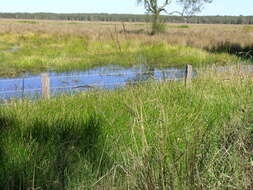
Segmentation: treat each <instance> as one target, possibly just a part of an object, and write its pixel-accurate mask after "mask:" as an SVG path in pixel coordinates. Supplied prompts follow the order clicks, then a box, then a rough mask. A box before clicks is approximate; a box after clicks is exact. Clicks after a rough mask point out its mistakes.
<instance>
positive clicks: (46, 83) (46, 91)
mask: <svg viewBox="0 0 253 190" xmlns="http://www.w3.org/2000/svg"><path fill="white" fill-rule="evenodd" d="M41 88H42V98H44V99H49V98H50V80H49V75H48V73H42V74H41Z"/></svg>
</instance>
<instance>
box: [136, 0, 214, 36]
mask: <svg viewBox="0 0 253 190" xmlns="http://www.w3.org/2000/svg"><path fill="white" fill-rule="evenodd" d="M212 1H213V0H163V1H162V2H161V1H159V0H137V3H138V4H141V3H142V4H144V8H145V9H146V11H147V12H148V13H150V14H152V16H153V21H152V26H153V27H152V34H155V33H157V32H159V27H157V26H159V24H161V22H160V15H161V13H162V12H164V13H167V14H169V15H173V14H179V15H181V16H187V17H189V16H192V15H194V14H195V13H198V12H200V11H201V10H202V8H203V6H204V4H205V3H211V2H212ZM173 2H175V3H177V4H178V5H179V6H180V7H181V10H175V11H172V12H169V11H168V10H167V9H166V8H167V7H168V6H169V5H171V4H172V3H173Z"/></svg>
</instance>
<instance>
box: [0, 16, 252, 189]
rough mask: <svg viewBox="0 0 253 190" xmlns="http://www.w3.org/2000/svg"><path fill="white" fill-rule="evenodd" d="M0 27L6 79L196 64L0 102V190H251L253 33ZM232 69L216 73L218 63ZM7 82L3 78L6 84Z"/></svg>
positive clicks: (206, 28) (0, 60)
mask: <svg viewBox="0 0 253 190" xmlns="http://www.w3.org/2000/svg"><path fill="white" fill-rule="evenodd" d="M149 33H150V26H149V25H148V24H147V23H113V22H77V21H73V22H72V21H41V20H15V19H13V20H4V19H2V20H0V78H1V79H6V78H13V77H18V76H23V75H25V74H27V73H31V74H38V73H41V72H48V71H54V72H67V71H80V70H82V71H83V70H87V69H90V68H96V67H100V66H106V65H119V66H122V67H126V68H129V67H132V66H134V65H146V66H148V67H150V68H152V67H156V68H170V67H175V68H177V67H179V68H180V67H184V66H185V65H186V64H190V65H192V66H193V68H194V71H195V72H196V73H197V74H196V76H195V77H194V78H193V79H192V81H191V83H190V85H189V86H185V83H184V81H183V80H179V81H161V82H155V81H149V82H147V83H145V84H142V83H141V84H137V85H133V86H131V85H129V86H126V87H124V88H117V89H115V90H90V91H86V92H80V93H78V94H76V95H73V96H70V95H59V96H56V97H53V98H51V99H39V100H36V101H34V100H31V99H22V100H21V99H17V100H15V99H14V100H8V101H6V103H5V104H0V189H6V190H15V189H21V190H23V189H24V190H28V189H29V190H35V189H43V190H44V189H52V190H65V189H66V190H83V189H84V190H86V189H97V190H102V189H105V190H107V189H108V190H114V189H115V190H121V189H122V190H126V189H129V190H134V189H140V190H156V189H157V190H195V189H196V190H209V189H210V190H224V189H227V190H230V189H233V190H247V189H248V190H250V189H253V151H252V150H253V73H252V72H247V71H242V69H241V67H242V66H244V65H251V64H252V62H253V26H248V25H247V26H246V25H204V24H201V25H194V24H187V25H182V24H167V25H166V31H165V32H164V33H161V34H157V35H150V34H149ZM221 66H226V68H229V69H227V70H225V71H223V72H220V71H219V70H218V69H217V68H220V67H221ZM1 79H0V80H1Z"/></svg>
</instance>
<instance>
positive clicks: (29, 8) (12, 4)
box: [0, 0, 253, 16]
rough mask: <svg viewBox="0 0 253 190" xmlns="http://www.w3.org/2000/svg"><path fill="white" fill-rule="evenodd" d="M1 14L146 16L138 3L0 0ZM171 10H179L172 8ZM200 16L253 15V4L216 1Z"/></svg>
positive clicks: (248, 0)
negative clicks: (124, 14) (40, 13)
mask: <svg viewBox="0 0 253 190" xmlns="http://www.w3.org/2000/svg"><path fill="white" fill-rule="evenodd" d="M1 1H2V2H1V3H0V12H53V13H129V14H143V13H145V10H144V8H143V6H141V5H138V6H137V3H136V0H1ZM169 8H170V9H169V10H175V9H176V10H178V8H179V7H177V6H176V5H172V6H170V7H169ZM199 15H245V16H246V15H253V0H214V1H213V3H212V4H209V5H206V6H205V8H204V10H203V11H202V12H201V13H200V14H199Z"/></svg>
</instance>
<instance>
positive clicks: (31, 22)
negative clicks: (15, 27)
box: [17, 20, 39, 24]
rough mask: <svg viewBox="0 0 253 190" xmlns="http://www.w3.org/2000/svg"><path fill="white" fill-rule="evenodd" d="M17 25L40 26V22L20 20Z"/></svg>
mask: <svg viewBox="0 0 253 190" xmlns="http://www.w3.org/2000/svg"><path fill="white" fill-rule="evenodd" d="M17 23H21V24H39V22H38V21H33V20H19V21H17Z"/></svg>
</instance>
